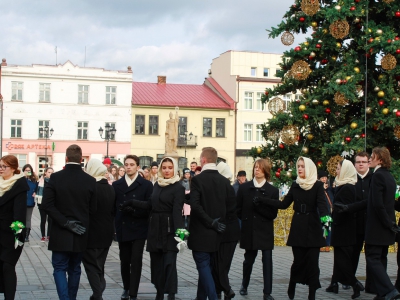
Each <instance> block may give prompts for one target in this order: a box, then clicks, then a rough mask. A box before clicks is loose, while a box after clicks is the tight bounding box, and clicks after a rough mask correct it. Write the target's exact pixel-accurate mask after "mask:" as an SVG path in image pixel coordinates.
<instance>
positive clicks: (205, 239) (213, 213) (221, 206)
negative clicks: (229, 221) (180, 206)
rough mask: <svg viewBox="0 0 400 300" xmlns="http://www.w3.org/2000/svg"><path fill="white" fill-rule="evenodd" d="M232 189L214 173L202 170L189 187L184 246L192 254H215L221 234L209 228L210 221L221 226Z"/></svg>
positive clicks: (227, 182) (224, 179)
mask: <svg viewBox="0 0 400 300" xmlns="http://www.w3.org/2000/svg"><path fill="white" fill-rule="evenodd" d="M231 193H232V187H231V185H230V182H229V180H228V179H226V178H225V177H224V176H222V175H221V174H219V173H218V171H217V170H204V171H202V172H201V173H200V174H199V175H197V176H194V177H193V178H192V182H191V185H190V202H189V204H190V207H191V211H190V225H189V231H190V235H189V240H188V246H189V248H190V249H192V250H193V251H200V252H216V251H217V250H218V248H219V243H220V242H221V236H222V235H221V234H219V233H217V232H216V231H215V230H214V229H212V225H211V224H212V222H213V220H214V219H217V218H221V219H220V222H223V223H225V220H226V212H227V203H228V198H229V195H230V194H231Z"/></svg>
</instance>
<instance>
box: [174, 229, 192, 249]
mask: <svg viewBox="0 0 400 300" xmlns="http://www.w3.org/2000/svg"><path fill="white" fill-rule="evenodd" d="M175 235H176V237H175V241H177V242H178V244H177V245H176V248H178V250H179V253H182V252H183V251H184V250H185V249H188V246H187V244H186V242H185V239H186V238H187V237H188V236H189V231H187V230H186V229H177V230H176V231H175Z"/></svg>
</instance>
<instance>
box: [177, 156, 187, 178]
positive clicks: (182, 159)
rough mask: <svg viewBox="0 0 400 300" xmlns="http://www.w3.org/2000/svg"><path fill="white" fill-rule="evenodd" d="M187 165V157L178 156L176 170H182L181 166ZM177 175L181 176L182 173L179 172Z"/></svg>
mask: <svg viewBox="0 0 400 300" xmlns="http://www.w3.org/2000/svg"><path fill="white" fill-rule="evenodd" d="M186 167H187V158H186V157H179V158H178V172H179V170H182V169H183V168H186ZM179 177H182V173H181V174H180V176H179Z"/></svg>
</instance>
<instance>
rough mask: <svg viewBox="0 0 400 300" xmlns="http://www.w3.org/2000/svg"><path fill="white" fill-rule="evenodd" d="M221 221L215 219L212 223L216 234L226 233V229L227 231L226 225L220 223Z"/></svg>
mask: <svg viewBox="0 0 400 300" xmlns="http://www.w3.org/2000/svg"><path fill="white" fill-rule="evenodd" d="M219 219H221V218H218V219H214V220H213V221H212V223H211V226H212V228H213V229H214V230H215V231H216V232H218V233H224V231H225V229H226V225H225V224H223V223H220V222H218V221H219Z"/></svg>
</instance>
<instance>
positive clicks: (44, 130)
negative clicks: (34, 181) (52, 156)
mask: <svg viewBox="0 0 400 300" xmlns="http://www.w3.org/2000/svg"><path fill="white" fill-rule="evenodd" d="M39 133H40V135H41V136H42V137H44V138H45V139H46V144H45V147H44V156H45V161H46V168H47V167H48V165H47V139H48V138H50V137H51V136H52V135H53V133H54V129H53V128H51V129H49V126H47V125H46V126H45V127H40V128H39Z"/></svg>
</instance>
